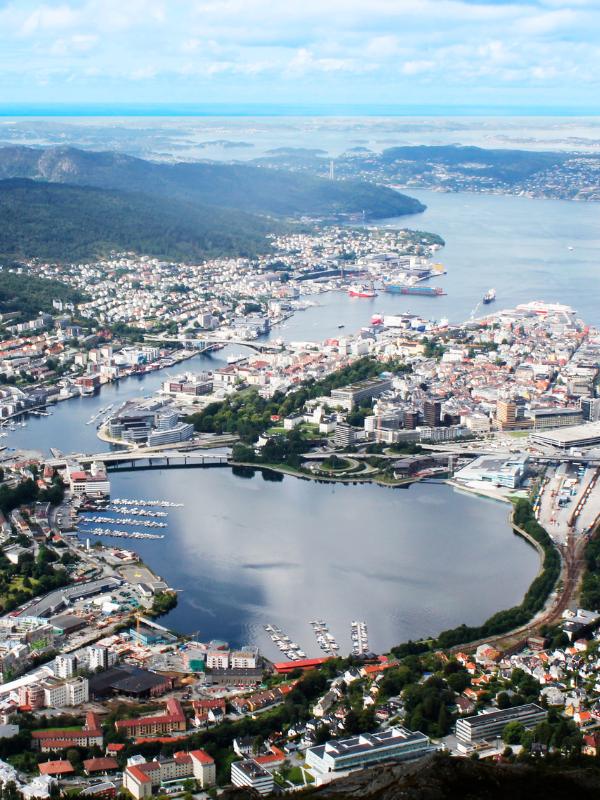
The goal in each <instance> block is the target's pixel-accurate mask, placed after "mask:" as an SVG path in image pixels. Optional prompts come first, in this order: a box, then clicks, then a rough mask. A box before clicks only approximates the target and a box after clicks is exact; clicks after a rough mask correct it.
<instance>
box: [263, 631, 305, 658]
mask: <svg viewBox="0 0 600 800" xmlns="http://www.w3.org/2000/svg"><path fill="white" fill-rule="evenodd" d="M264 628H265V631H266V632H267V633H268V634H269V636H270V637H271V641H272V642H273V643H274V644H275V646H276V647H278V648H279V649H280V650H281V652H282V653H283V654H284V655H285V656H286V657H287V658H288V659H289V660H290V661H300V660H301V659H303V658H306V653H305V652H304V650H302V649H301V648H300V645H298V644H297V643H296V642H292V640H291V639H290V637H289V636H287V634H285V633H284V632H283V631H282V630H281V628H279V627H278V626H277V625H265V626H264Z"/></svg>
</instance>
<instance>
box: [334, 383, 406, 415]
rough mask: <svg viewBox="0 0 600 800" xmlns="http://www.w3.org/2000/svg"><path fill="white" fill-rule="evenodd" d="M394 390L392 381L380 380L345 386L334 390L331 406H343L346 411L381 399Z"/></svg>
mask: <svg viewBox="0 0 600 800" xmlns="http://www.w3.org/2000/svg"><path fill="white" fill-rule="evenodd" d="M391 388H392V381H391V379H387V378H386V379H385V380H381V379H378V378H369V379H368V380H365V381H359V382H358V383H352V384H350V385H349V386H343V387H342V388H341V389H332V391H331V405H332V406H341V407H342V408H345V409H346V411H352V409H353V408H354V407H355V406H357V405H360V404H361V403H362V402H363V400H371V399H372V398H373V397H379V395H381V394H383V393H384V392H387V391H389V390H390V389H391Z"/></svg>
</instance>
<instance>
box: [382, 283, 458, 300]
mask: <svg viewBox="0 0 600 800" xmlns="http://www.w3.org/2000/svg"><path fill="white" fill-rule="evenodd" d="M384 289H385V291H386V292H389V293H390V294H412V295H422V296H424V297H439V296H440V295H442V294H446V292H445V291H444V290H443V289H442V288H441V287H439V286H407V285H404V284H401V283H386V284H385V286H384Z"/></svg>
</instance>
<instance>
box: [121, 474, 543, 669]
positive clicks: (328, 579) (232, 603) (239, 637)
mask: <svg viewBox="0 0 600 800" xmlns="http://www.w3.org/2000/svg"><path fill="white" fill-rule="evenodd" d="M112 480H113V490H114V491H113V494H114V496H115V497H144V498H164V499H169V500H171V501H174V502H183V503H185V508H183V509H176V510H173V511H170V513H169V519H168V521H169V529H168V531H167V533H166V536H165V539H164V540H162V541H157V542H139V543H138V542H136V543H135V548H136V549H137V550H138V552H139V553H140V554H141V555H142V556H143V558H144V560H146V561H147V563H148V564H150V565H152V566H154V567H155V568H156V569H157V570H158V571H159V572H160V573H161V574H162V575H163V577H165V578H166V579H167V580H168V581H169V582H170V584H171V585H172V586H173V587H175V588H178V589H182V590H184V591H183V592H182V594H181V595H180V600H179V606H178V608H177V609H175V610H174V611H173V612H172V613H171V614H170V615H169V617H168V618H167V619H168V624H170V625H173V626H174V627H176V628H178V629H181V630H184V631H188V632H190V631H200V635H201V636H203V637H205V638H211V637H218V638H224V639H227V640H230V641H232V642H237V643H243V642H245V641H246V640H251V641H254V642H258V643H260V644H261V646H262V647H264V649H265V650H266V652H267V653H269V654H270V655H272V656H275V655H276V653H277V652H278V651H276V650H275V649H274V648H273V646H272V644H271V642H270V640H269V639H267V637H266V636H265V634H264V631H263V630H262V626H263V625H264V624H265V623H269V622H271V623H276V624H278V625H280V626H281V627H282V628H284V630H286V631H287V632H288V633H289V635H290V636H291V637H292V638H293V640H294V641H297V642H298V643H299V644H300V645H301V647H302V648H303V649H304V650H305V651H306V652H307V653H313V654H315V655H316V654H318V648H317V647H316V643H315V641H314V639H313V637H312V631H311V628H310V627H309V625H308V621H309V620H311V619H314V618H315V617H322V618H323V619H326V620H328V621H329V623H330V624H331V628H332V631H333V633H334V634H335V635H336V636H337V638H338V641H339V642H340V644H341V645H342V648H343V650H346V651H347V650H348V649H349V647H350V637H349V626H350V622H351V621H352V620H353V619H364V620H366V621H367V623H368V625H369V633H370V638H371V645H372V646H373V647H374V648H376V649H378V650H383V649H384V648H386V647H389V646H391V645H392V644H394V643H397V642H400V641H404V640H406V639H408V638H409V637H415V636H421V635H424V634H434V633H436V632H439V631H440V630H442V629H444V628H447V627H451V626H454V625H457V624H459V623H461V622H465V623H478V622H481V621H482V620H483V619H485V618H486V617H487V616H489V615H490V614H491V613H493V612H494V611H497V610H498V609H500V608H506V607H508V606H510V605H513V604H514V603H517V602H519V601H520V599H521V598H522V596H523V593H524V592H525V590H526V589H527V587H528V585H529V583H530V582H531V580H532V579H533V577H534V576H535V574H536V571H537V567H538V560H537V556H536V553H535V551H534V550H533V549H532V548H531V547H529V546H528V545H527V544H526V543H524V542H523V541H522V540H521V539H518V538H517V537H515V536H514V535H513V534H512V533H511V532H510V530H509V527H508V525H507V507H506V506H504V505H501V504H499V503H495V502H493V501H486V500H480V499H476V498H472V497H468V496H466V495H463V494H459V493H456V492H454V491H453V490H452V489H450V488H449V487H447V486H445V485H433V484H429V485H418V486H413V487H411V488H410V489H409V490H393V489H386V488H383V487H379V486H371V485H357V486H335V485H332V484H316V483H313V482H309V481H305V480H298V479H295V478H289V477H285V479H284V480H283V481H276V482H274V481H272V480H265V477H264V476H263V475H262V474H261V473H256V475H255V476H254V477H251V478H248V477H245V478H244V477H239V476H236V475H235V474H233V473H232V472H231V471H230V470H229V469H205V470H200V469H198V470H164V471H160V472H154V471H152V472H137V473H125V474H120V475H116V474H115V475H113V478H112Z"/></svg>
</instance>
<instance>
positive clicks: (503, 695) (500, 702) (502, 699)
mask: <svg viewBox="0 0 600 800" xmlns="http://www.w3.org/2000/svg"><path fill="white" fill-rule="evenodd" d="M496 705H497V706H498V708H499V709H501V710H504V709H505V708H510V707H511V705H512V704H511V702H510V697H509V695H508V693H507V692H500V693H499V694H498V695H497V697H496Z"/></svg>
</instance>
